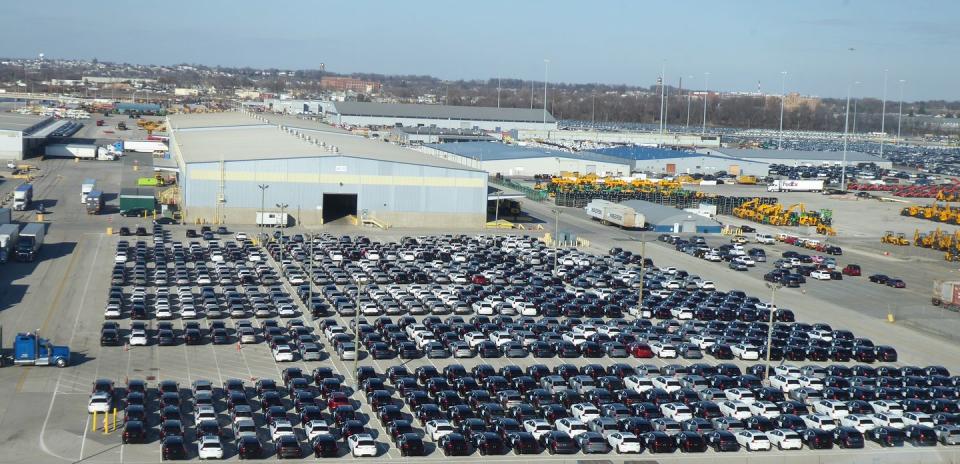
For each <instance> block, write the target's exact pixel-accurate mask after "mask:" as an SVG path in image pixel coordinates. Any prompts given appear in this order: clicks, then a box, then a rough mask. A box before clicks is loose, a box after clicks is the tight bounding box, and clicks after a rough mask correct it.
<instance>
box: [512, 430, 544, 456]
mask: <svg viewBox="0 0 960 464" xmlns="http://www.w3.org/2000/svg"><path fill="white" fill-rule="evenodd" d="M509 439H510V448H513V454H539V453H540V444H539V443H538V442H537V439H536V437H534V436H533V434H532V433H529V432H514V433H511V434H510V435H509Z"/></svg>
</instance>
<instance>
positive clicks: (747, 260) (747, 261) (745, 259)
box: [733, 255, 757, 266]
mask: <svg viewBox="0 0 960 464" xmlns="http://www.w3.org/2000/svg"><path fill="white" fill-rule="evenodd" d="M733 260H734V261H736V262H738V263H740V264H743V265H744V266H756V265H757V262H756V261H754V260H753V258H751V257H749V256H747V255H743V256H737V257H736V258H733Z"/></svg>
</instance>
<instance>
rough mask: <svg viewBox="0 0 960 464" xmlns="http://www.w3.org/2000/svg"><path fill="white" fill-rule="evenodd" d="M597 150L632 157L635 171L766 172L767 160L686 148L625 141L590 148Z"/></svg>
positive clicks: (610, 154)
mask: <svg viewBox="0 0 960 464" xmlns="http://www.w3.org/2000/svg"><path fill="white" fill-rule="evenodd" d="M594 151H595V152H597V153H600V154H604V155H608V156H616V157H620V158H624V159H627V160H632V161H633V163H634V164H633V170H634V171H635V172H644V173H650V174H656V175H658V176H676V175H681V174H698V173H699V174H715V173H718V172H721V171H722V172H725V173H727V174H730V175H753V176H766V175H767V171H768V169H769V167H770V165H769V163H765V162H760V161H753V160H747V159H742V158H735V157H731V156H721V155H719V154H706V153H695V152H692V151H686V150H670V149H666V148H655V147H644V146H639V145H625V146H619V147H611V148H600V149H596V150H594Z"/></svg>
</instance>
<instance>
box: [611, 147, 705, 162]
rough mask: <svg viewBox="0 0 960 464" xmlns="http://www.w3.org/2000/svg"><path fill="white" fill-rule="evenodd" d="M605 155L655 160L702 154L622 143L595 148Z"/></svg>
mask: <svg viewBox="0 0 960 464" xmlns="http://www.w3.org/2000/svg"><path fill="white" fill-rule="evenodd" d="M593 151H595V152H597V153H601V154H604V155H610V156H616V157H620V158H627V159H633V160H654V159H669V158H686V157H691V156H701V155H699V154H697V153H694V152H691V151H684V150H668V149H666V148H656V147H644V146H640V145H621V146H618V147H610V148H598V149H595V150H593Z"/></svg>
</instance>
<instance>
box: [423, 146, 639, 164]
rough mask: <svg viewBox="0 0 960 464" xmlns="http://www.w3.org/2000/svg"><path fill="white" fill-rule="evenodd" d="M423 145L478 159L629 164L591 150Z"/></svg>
mask: <svg viewBox="0 0 960 464" xmlns="http://www.w3.org/2000/svg"><path fill="white" fill-rule="evenodd" d="M424 146H425V147H430V148H435V149H437V150H440V151H445V152H447V153H452V154H454V155H459V156H463V157H465V158H471V159H475V160H479V161H500V160H516V159H535V158H564V159H576V160H585V161H596V162H600V163H613V164H623V165H629V164H630V161H629V160H627V159H625V158H620V157H616V156H610V155H601V154H599V153H594V152H592V151H578V152H575V153H571V152H567V151H561V150H552V149H549V148H541V147H526V146H522V145H507V144H504V143H500V142H457V143H428V144H424Z"/></svg>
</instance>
